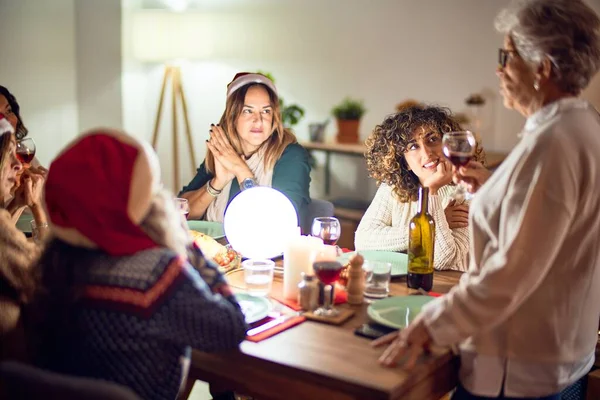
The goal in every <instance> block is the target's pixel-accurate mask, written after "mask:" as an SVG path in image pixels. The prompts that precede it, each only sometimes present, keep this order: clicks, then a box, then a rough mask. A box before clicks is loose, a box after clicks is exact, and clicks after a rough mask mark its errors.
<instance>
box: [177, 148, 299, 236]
mask: <svg viewBox="0 0 600 400" xmlns="http://www.w3.org/2000/svg"><path fill="white" fill-rule="evenodd" d="M308 160H309V156H308V152H307V151H306V150H305V149H304V147H302V146H301V145H299V144H298V143H293V144H290V145H288V146H287V147H286V148H285V150H283V154H281V157H280V158H279V160H277V162H276V163H275V167H274V169H273V181H272V184H271V186H272V187H273V188H274V189H277V190H279V191H280V192H282V193H283V194H285V195H286V196H287V198H288V199H290V201H291V202H292V204H293V205H294V208H295V209H296V213H297V214H298V222H299V224H302V221H304V217H305V214H306V207H307V205H308V204H309V203H310V195H309V191H308V189H309V185H310V164H309V161H308ZM205 164H206V161H203V162H202V164H200V167H199V168H198V170H197V171H196V176H194V178H193V179H192V181H191V182H190V183H189V184H188V185H187V186H184V187H183V189H182V190H181V192H180V193H179V195H182V194H183V193H186V192H190V191H192V190H198V189H200V188H201V187H203V186H204V185H206V183H207V182H208V181H210V180H211V179H212V178H213V176H214V175H212V174H210V173H209V172H208V171H207V170H206V165H205ZM239 192H240V185H239V183H238V181H237V179H233V181H232V182H231V189H230V191H229V201H228V202H227V204H229V203H231V200H232V199H233V198H234V197H235V196H236V195H237V194H238V193H239Z"/></svg>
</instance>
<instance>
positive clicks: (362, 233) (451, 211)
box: [355, 105, 484, 271]
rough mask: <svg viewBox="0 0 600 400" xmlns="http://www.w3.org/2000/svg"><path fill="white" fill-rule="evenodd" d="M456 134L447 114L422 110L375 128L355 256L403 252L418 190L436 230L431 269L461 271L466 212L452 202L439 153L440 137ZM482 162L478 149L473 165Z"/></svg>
mask: <svg viewBox="0 0 600 400" xmlns="http://www.w3.org/2000/svg"><path fill="white" fill-rule="evenodd" d="M458 130H461V127H460V125H459V124H458V123H457V122H456V121H455V120H454V118H453V117H452V115H451V113H450V111H449V110H448V109H445V108H440V107H434V106H423V105H416V106H411V107H407V108H405V109H403V110H402V111H400V112H398V113H395V114H392V115H389V116H388V117H386V119H385V120H384V121H383V122H382V123H381V124H380V125H377V126H376V127H375V129H374V130H373V133H372V134H371V136H370V137H369V138H368V139H367V151H366V154H365V157H366V160H367V168H368V170H369V173H370V175H371V176H372V177H373V178H374V179H376V180H377V183H378V184H379V185H380V186H379V189H378V190H377V193H376V194H375V198H374V199H373V202H372V203H371V205H370V206H369V208H368V210H367V212H366V213H365V215H364V217H363V218H362V220H361V221H360V224H359V226H358V229H357V231H356V236H355V247H356V250H387V251H406V250H407V248H408V224H409V221H410V219H411V218H412V217H413V216H414V215H415V214H416V212H417V196H418V188H419V185H423V186H425V187H428V188H429V193H430V197H429V198H430V200H429V213H430V214H431V215H432V217H433V219H434V220H435V225H436V235H435V255H434V267H435V268H436V269H455V270H459V271H465V270H466V268H467V254H468V249H469V234H468V229H467V224H468V213H469V207H468V205H467V204H457V203H456V202H455V201H454V200H453V199H452V195H453V193H454V190H455V188H454V186H453V185H452V184H451V182H452V168H451V165H450V163H449V162H448V161H447V160H446V158H445V157H444V155H443V153H442V136H443V135H444V134H445V133H447V132H451V131H458ZM483 158H484V154H483V150H482V149H481V148H480V147H479V146H478V148H477V151H476V154H475V157H474V159H475V160H477V161H480V162H481V161H483Z"/></svg>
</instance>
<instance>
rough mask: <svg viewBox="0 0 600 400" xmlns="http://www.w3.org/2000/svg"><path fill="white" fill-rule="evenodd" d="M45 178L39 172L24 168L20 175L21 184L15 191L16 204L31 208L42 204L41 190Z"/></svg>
mask: <svg viewBox="0 0 600 400" xmlns="http://www.w3.org/2000/svg"><path fill="white" fill-rule="evenodd" d="M44 182H45V179H44V177H43V176H42V175H41V174H37V173H34V172H32V171H29V170H25V172H23V175H22V177H21V185H20V186H19V187H18V189H17V190H16V191H15V202H16V206H18V207H20V206H27V207H29V208H32V207H34V206H39V205H41V204H42V190H43V187H44Z"/></svg>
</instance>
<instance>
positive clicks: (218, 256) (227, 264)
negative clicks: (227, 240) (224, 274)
mask: <svg viewBox="0 0 600 400" xmlns="http://www.w3.org/2000/svg"><path fill="white" fill-rule="evenodd" d="M190 235H191V236H192V238H193V239H194V241H195V242H196V244H197V245H198V247H200V250H202V254H204V256H205V257H206V258H209V259H212V260H213V261H214V262H216V263H217V264H218V265H219V266H220V267H222V268H223V269H225V270H230V269H233V268H237V267H238V266H239V264H240V260H241V257H240V255H239V254H238V253H237V252H236V251H235V250H233V249H232V248H231V247H230V246H223V245H222V244H221V243H219V242H217V241H216V240H215V239H213V238H212V237H210V236H208V235H206V234H204V233H202V232H198V231H193V230H190Z"/></svg>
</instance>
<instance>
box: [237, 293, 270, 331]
mask: <svg viewBox="0 0 600 400" xmlns="http://www.w3.org/2000/svg"><path fill="white" fill-rule="evenodd" d="M235 298H236V299H237V301H238V303H239V305H240V307H241V308H242V312H243V313H244V316H245V317H246V323H247V324H253V323H254V322H256V321H260V320H261V319H263V318H265V317H266V316H267V315H268V314H269V312H271V302H270V301H269V300H268V299H267V298H266V297H257V296H250V295H249V294H247V293H236V294H235Z"/></svg>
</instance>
